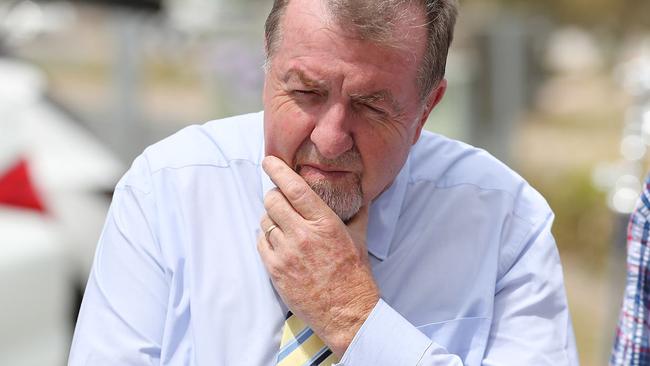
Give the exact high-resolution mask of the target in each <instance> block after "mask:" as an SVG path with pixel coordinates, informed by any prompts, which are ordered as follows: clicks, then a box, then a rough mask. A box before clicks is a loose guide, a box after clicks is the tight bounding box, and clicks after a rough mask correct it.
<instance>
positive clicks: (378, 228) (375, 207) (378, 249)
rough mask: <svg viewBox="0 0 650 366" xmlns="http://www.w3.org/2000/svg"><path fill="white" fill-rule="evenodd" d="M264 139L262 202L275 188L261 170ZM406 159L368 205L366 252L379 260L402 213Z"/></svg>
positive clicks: (407, 167) (389, 242)
mask: <svg viewBox="0 0 650 366" xmlns="http://www.w3.org/2000/svg"><path fill="white" fill-rule="evenodd" d="M264 151H265V149H264V138H262V151H261V156H260V161H259V169H260V177H261V180H262V200H263V199H264V196H265V195H266V193H267V192H268V191H270V190H271V189H273V188H275V187H276V186H275V184H274V183H273V181H271V178H270V177H269V176H268V175H267V174H266V172H265V171H264V169H262V160H263V159H264ZM409 160H410V159H408V158H407V159H406V162H405V163H404V166H403V167H402V169H401V170H400V172H399V174H397V177H395V180H394V181H393V183H392V184H391V186H390V187H389V188H388V189H387V190H386V191H384V192H383V193H382V194H380V195H379V197H378V198H376V199H375V200H374V201H373V202H372V203H371V205H370V213H369V215H370V216H369V219H368V220H369V221H368V236H367V245H368V252H370V254H372V255H373V256H374V257H376V258H377V259H379V260H382V261H383V260H384V259H386V258H387V257H388V254H389V253H390V244H391V242H392V241H393V236H394V235H395V229H396V227H397V221H398V219H399V216H400V213H401V211H402V203H403V201H404V195H405V193H406V187H407V185H408V180H409V174H410V168H409Z"/></svg>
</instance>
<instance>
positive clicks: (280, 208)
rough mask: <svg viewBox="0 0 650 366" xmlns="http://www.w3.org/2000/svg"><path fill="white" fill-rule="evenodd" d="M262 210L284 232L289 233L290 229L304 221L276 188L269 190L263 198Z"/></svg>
mask: <svg viewBox="0 0 650 366" xmlns="http://www.w3.org/2000/svg"><path fill="white" fill-rule="evenodd" d="M264 208H265V209H266V214H267V215H268V216H269V217H270V219H271V220H273V221H274V222H275V223H276V224H277V225H278V226H279V227H280V228H281V229H282V231H284V232H287V231H291V228H293V227H295V225H297V224H299V223H300V222H301V221H303V220H304V219H303V218H302V216H300V214H299V213H298V212H296V209H295V208H294V207H293V206H292V205H291V203H289V200H287V198H286V197H285V196H284V194H282V192H280V190H279V189H278V188H275V189H272V190H270V191H269V192H268V193H267V194H266V196H264Z"/></svg>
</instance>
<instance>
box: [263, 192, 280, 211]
mask: <svg viewBox="0 0 650 366" xmlns="http://www.w3.org/2000/svg"><path fill="white" fill-rule="evenodd" d="M279 194H281V193H280V192H278V191H277V189H272V190H270V191H269V192H268V193H267V194H266V196H264V208H265V209H266V210H267V211H268V210H270V209H272V208H273V207H275V206H276V205H277V204H278V200H279V198H280V197H279V196H278V195H279Z"/></svg>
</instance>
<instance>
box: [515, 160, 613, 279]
mask: <svg viewBox="0 0 650 366" xmlns="http://www.w3.org/2000/svg"><path fill="white" fill-rule="evenodd" d="M527 179H528V180H529V181H530V182H531V184H532V185H533V186H535V187H536V188H537V189H538V190H539V191H540V193H542V195H544V197H546V199H547V200H548V203H549V204H550V206H551V208H552V209H553V211H554V212H555V216H556V217H555V223H554V225H553V234H554V236H555V239H556V241H557V244H558V247H559V250H560V252H561V253H562V254H563V255H564V254H568V255H571V256H573V257H578V258H581V259H582V260H583V261H582V262H583V263H585V264H586V265H587V266H588V267H589V269H590V270H594V271H599V270H602V269H603V268H604V266H605V263H606V261H607V256H608V255H609V253H610V250H611V245H613V244H612V243H613V239H614V238H613V221H614V220H613V219H614V214H613V213H612V212H611V211H610V210H609V208H608V207H607V204H606V195H605V194H604V193H603V192H600V191H599V190H597V189H596V188H595V187H594V186H593V185H592V183H591V170H590V169H584V170H580V171H570V172H567V173H563V174H560V175H554V176H553V178H552V179H549V178H545V177H543V176H535V175H534V173H533V174H532V175H531V174H529V175H528V177H527Z"/></svg>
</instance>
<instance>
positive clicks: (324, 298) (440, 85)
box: [71, 0, 577, 366]
mask: <svg viewBox="0 0 650 366" xmlns="http://www.w3.org/2000/svg"><path fill="white" fill-rule="evenodd" d="M455 16H456V5H455V3H454V2H453V1H451V0H438V1H401V0H374V1H372V0H367V1H359V0H356V1H353V0H350V1H344V0H329V1H327V0H323V1H313V0H290V1H286V0H285V1H275V2H274V6H273V10H272V12H271V14H270V15H269V18H268V20H267V28H266V41H267V44H266V46H267V47H266V48H267V56H268V60H267V61H268V62H267V67H266V79H265V86H264V93H263V98H264V113H263V114H255V115H247V116H239V117H234V118H231V119H227V120H223V121H216V122H212V123H208V124H206V125H203V126H200V127H190V128H188V129H185V130H183V131H181V132H179V133H178V134H176V135H175V136H173V137H171V138H169V139H167V140H165V141H162V142H160V143H158V144H156V145H154V146H152V147H150V148H148V149H147V150H146V151H145V153H144V154H143V155H142V156H140V157H139V158H138V159H137V160H136V161H135V162H134V165H133V167H132V168H131V170H130V171H129V172H128V173H127V175H126V176H125V177H124V178H123V179H122V181H121V182H120V183H119V184H118V186H117V189H116V194H115V198H114V200H113V204H112V207H111V210H110V213H109V216H108V220H107V224H106V228H105V229H104V232H103V234H102V237H101V239H100V242H99V246H98V249H97V256H96V259H95V266H94V269H93V272H92V274H91V277H90V280H89V283H88V287H87V290H86V295H85V298H84V303H83V306H82V310H81V313H80V316H79V323H78V326H77V329H76V334H75V339H74V343H73V349H72V353H71V364H73V365H78V364H89V365H104V364H111V365H113V364H137V365H140V364H142V365H150V364H151V365H157V364H165V365H171V364H174V365H176V364H183V365H185V364H196V365H269V366H270V365H276V364H277V365H319V364H320V365H331V364H337V363H338V364H340V365H354V366H357V365H363V366H366V365H461V364H465V365H478V364H485V365H510V364H511V365H575V364H577V362H576V356H575V348H574V345H573V334H572V329H571V322H570V317H569V313H568V309H567V305H566V299H565V295H564V288H563V284H562V274H561V267H560V262H559V258H558V254H557V250H556V248H555V244H554V241H553V238H552V236H551V233H550V225H551V221H552V217H553V216H552V213H551V211H550V209H549V208H548V206H547V205H546V203H545V202H544V200H543V199H542V198H541V197H540V196H539V195H538V194H537V193H536V192H535V191H534V190H532V189H531V188H530V187H529V186H528V185H527V184H526V183H525V182H524V181H523V180H522V179H521V178H520V177H518V176H517V175H516V174H514V173H513V172H512V171H510V170H508V169H507V168H506V167H505V166H503V165H502V164H500V163H499V162H497V161H496V160H495V159H494V158H492V157H490V156H489V155H488V154H486V153H484V152H482V151H480V150H477V149H474V148H471V147H469V146H467V145H464V144H462V143H459V142H456V141H451V140H448V139H445V138H443V137H441V136H436V135H433V134H430V133H424V132H422V126H423V125H424V122H425V121H426V119H427V117H428V115H429V113H430V112H431V110H432V109H433V108H434V107H435V105H436V104H437V103H438V102H439V101H440V99H441V98H442V97H443V95H444V92H445V89H446V81H445V80H444V78H443V76H444V68H445V59H446V55H447V49H448V47H449V43H450V42H451V38H452V33H453V25H454V22H455ZM262 119H263V124H262ZM274 186H275V188H274Z"/></svg>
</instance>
